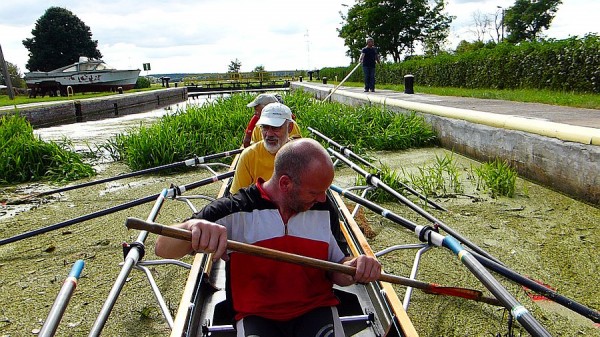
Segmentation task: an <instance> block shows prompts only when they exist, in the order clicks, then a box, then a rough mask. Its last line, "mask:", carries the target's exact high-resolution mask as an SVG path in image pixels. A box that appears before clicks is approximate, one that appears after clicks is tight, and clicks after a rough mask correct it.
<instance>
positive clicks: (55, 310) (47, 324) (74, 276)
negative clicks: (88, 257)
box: [38, 260, 84, 337]
mask: <svg viewBox="0 0 600 337" xmlns="http://www.w3.org/2000/svg"><path fill="white" fill-rule="evenodd" d="M83 265H84V262H83V260H77V261H76V262H75V263H74V264H73V267H72V268H71V272H70V273H69V276H67V278H66V279H65V282H64V283H63V285H62V287H61V288H60V291H59V292H58V295H57V296H56V300H54V304H52V308H51V309H50V313H49V314H48V317H47V318H46V320H45V321H44V325H43V326H42V329H41V330H40V332H39V334H38V336H40V337H51V336H54V334H55V333H56V329H57V328H58V324H59V323H60V320H61V319H62V316H63V314H64V313H65V310H66V309H67V305H68V304H69V301H70V300H71V296H72V295H73V292H74V291H75V288H76V287H77V280H79V275H81V270H82V269H83Z"/></svg>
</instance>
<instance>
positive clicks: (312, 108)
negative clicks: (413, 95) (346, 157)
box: [286, 91, 436, 152]
mask: <svg viewBox="0 0 600 337" xmlns="http://www.w3.org/2000/svg"><path fill="white" fill-rule="evenodd" d="M309 98H310V96H309V95H308V94H306V93H303V92H302V91H294V93H293V94H291V95H290V98H289V99H287V100H286V104H287V102H290V107H291V108H292V111H294V112H295V113H296V116H298V119H297V120H298V124H299V126H300V128H301V129H303V130H305V129H306V127H308V126H310V127H312V128H314V129H316V130H318V131H319V132H321V133H323V134H324V135H326V136H327V137H329V138H331V139H333V140H335V141H336V142H337V143H339V144H341V145H352V146H353V148H354V149H355V150H356V152H360V151H363V150H365V149H368V150H389V151H395V150H405V149H408V148H417V147H424V146H429V145H432V144H435V142H436V136H435V133H434V131H433V129H432V128H431V126H430V125H429V124H427V123H426V122H425V120H424V119H423V118H422V117H420V116H418V115H416V114H414V113H409V114H401V113H397V112H393V111H391V110H388V109H385V108H381V107H373V106H361V107H352V106H347V105H344V104H341V103H337V102H332V103H325V102H320V101H314V100H309ZM297 101H299V102H300V103H298V102H297ZM303 134H306V133H305V132H303Z"/></svg>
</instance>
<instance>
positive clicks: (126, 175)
mask: <svg viewBox="0 0 600 337" xmlns="http://www.w3.org/2000/svg"><path fill="white" fill-rule="evenodd" d="M242 151H243V149H235V150H232V151H226V152H221V153H215V154H211V155H207V156H203V157H194V158H191V159H187V160H184V161H180V162H176V163H172V164H167V165H161V166H156V167H152V168H148V169H144V170H139V171H135V172H130V173H124V174H120V175H118V176H114V177H110V178H104V179H98V180H94V181H89V182H86V183H82V184H78V185H73V186H65V187H61V188H57V189H54V190H51V191H45V192H40V193H37V194H36V195H35V196H38V197H41V196H46V195H51V194H56V193H61V192H66V191H70V190H74V189H78V188H82V187H88V186H93V185H97V184H103V183H107V182H111V181H115V180H119V179H125V178H131V177H136V176H140V175H144V174H148V173H153V172H158V171H163V170H168V169H174V168H178V167H184V166H195V165H199V164H202V163H205V162H207V161H209V160H212V159H217V158H222V157H229V156H233V155H236V154H238V153H240V152H242Z"/></svg>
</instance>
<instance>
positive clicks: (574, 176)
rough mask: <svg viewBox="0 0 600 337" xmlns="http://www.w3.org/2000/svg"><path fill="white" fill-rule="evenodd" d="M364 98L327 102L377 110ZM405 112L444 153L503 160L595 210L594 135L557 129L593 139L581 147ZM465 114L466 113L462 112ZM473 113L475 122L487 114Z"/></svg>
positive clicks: (598, 162) (598, 192)
mask: <svg viewBox="0 0 600 337" xmlns="http://www.w3.org/2000/svg"><path fill="white" fill-rule="evenodd" d="M299 88H301V89H302V90H304V91H306V92H310V93H312V94H313V95H314V96H315V98H317V99H323V98H325V97H326V96H327V95H328V94H329V91H330V89H328V88H319V87H314V86H306V85H299V84H298V83H292V88H291V90H296V89H299ZM365 97H366V96H365V95H353V94H348V93H344V92H340V93H338V92H337V91H336V92H335V93H334V94H333V95H332V96H331V99H332V100H333V101H337V102H341V103H344V104H348V105H353V106H358V105H381V104H382V102H381V101H379V102H377V101H376V100H369V99H365ZM384 104H385V106H386V107H387V108H388V109H390V110H394V111H398V112H401V113H405V112H408V111H409V110H408V109H406V107H401V106H399V105H402V104H395V102H394V101H393V100H386V101H385V102H384ZM411 110H412V111H416V112H417V113H419V114H421V115H422V116H423V117H424V118H425V120H426V121H427V122H429V123H430V124H431V125H432V127H433V129H434V130H435V132H436V133H437V135H438V137H439V140H440V143H441V145H442V146H443V147H444V148H447V149H449V150H453V151H454V152H457V153H460V154H462V155H465V156H468V157H471V158H474V159H477V160H479V161H488V160H493V159H495V158H500V159H506V160H508V161H509V163H510V164H511V165H512V166H513V167H514V168H516V170H517V172H518V173H519V175H520V176H521V177H525V178H527V179H529V180H532V181H535V182H537V183H539V184H541V185H544V186H548V187H550V188H552V189H554V190H556V191H559V192H562V193H565V194H567V195H570V196H573V197H575V198H577V199H580V200H584V201H587V202H590V203H592V204H595V205H600V146H597V145H593V144H594V143H595V142H597V141H596V140H594V141H592V140H589V141H588V139H597V138H594V137H596V135H597V130H591V131H590V130H587V128H574V127H563V129H572V130H573V135H572V137H573V138H574V137H578V138H581V135H582V134H585V133H589V132H592V133H593V135H592V136H589V137H584V139H585V140H584V141H582V142H579V141H575V140H571V141H569V140H564V139H559V138H556V132H554V131H552V130H549V131H548V135H544V132H539V133H532V132H527V131H523V130H528V128H530V125H528V124H527V123H530V122H531V121H525V120H524V121H523V122H521V124H523V125H522V126H523V127H522V129H523V130H519V124H520V122H519V121H518V120H515V118H514V117H512V118H511V128H506V127H497V125H496V126H494V125H495V124H496V123H489V124H492V125H486V124H483V123H486V120H485V119H482V121H481V122H480V123H475V122H473V121H469V120H464V119H457V118H448V117H444V116H439V115H437V114H432V113H427V112H423V111H419V110H418V107H417V108H416V109H411ZM421 110H426V109H421ZM471 112H472V111H471ZM465 113H469V112H466V111H465ZM476 113H477V115H478V116H481V115H485V114H489V113H483V112H476ZM492 117H493V116H492ZM487 120H493V118H491V119H487ZM535 123H538V124H539V123H540V122H539V121H536V122H535ZM500 125H504V124H500ZM542 129H544V128H542ZM590 137H591V138H590ZM566 138H567V139H569V138H571V136H570V135H568V137H566ZM586 142H587V143H586Z"/></svg>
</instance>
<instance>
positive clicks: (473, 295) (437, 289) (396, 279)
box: [125, 218, 501, 306]
mask: <svg viewBox="0 0 600 337" xmlns="http://www.w3.org/2000/svg"><path fill="white" fill-rule="evenodd" d="M125 226H126V227H127V228H129V229H138V230H144V231H147V232H150V233H155V234H158V235H164V236H168V237H171V238H175V239H180V240H184V241H191V239H192V232H191V231H188V230H185V229H181V228H176V227H169V226H164V225H161V224H156V223H151V222H147V221H144V220H141V219H137V218H127V220H126V221H125ZM227 248H228V249H230V250H235V251H237V252H240V253H244V254H249V255H254V256H260V257H264V258H268V259H273V260H277V261H283V262H289V263H295V264H299V265H303V266H309V267H313V268H319V269H323V270H326V271H334V272H340V273H344V274H348V275H354V274H355V273H356V268H355V267H352V266H347V265H343V264H339V263H333V262H329V261H324V260H319V259H315V258H311V257H306V256H302V255H296V254H290V253H286V252H281V251H278V250H274V249H269V248H264V247H258V246H254V245H250V244H246V243H241V242H237V241H231V240H227ZM378 280H379V281H382V282H389V283H394V284H400V285H404V286H408V287H413V288H417V289H421V290H423V291H424V292H426V293H428V294H436V295H447V296H455V297H461V298H466V299H470V300H474V301H478V302H484V303H488V304H492V305H496V306H501V304H500V302H498V300H497V299H495V298H491V297H485V296H483V293H482V292H481V291H478V290H473V289H466V288H458V287H443V286H439V285H437V284H433V283H427V282H422V281H417V280H413V279H409V278H405V277H401V276H396V275H390V274H381V276H380V277H379V279H378Z"/></svg>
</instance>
